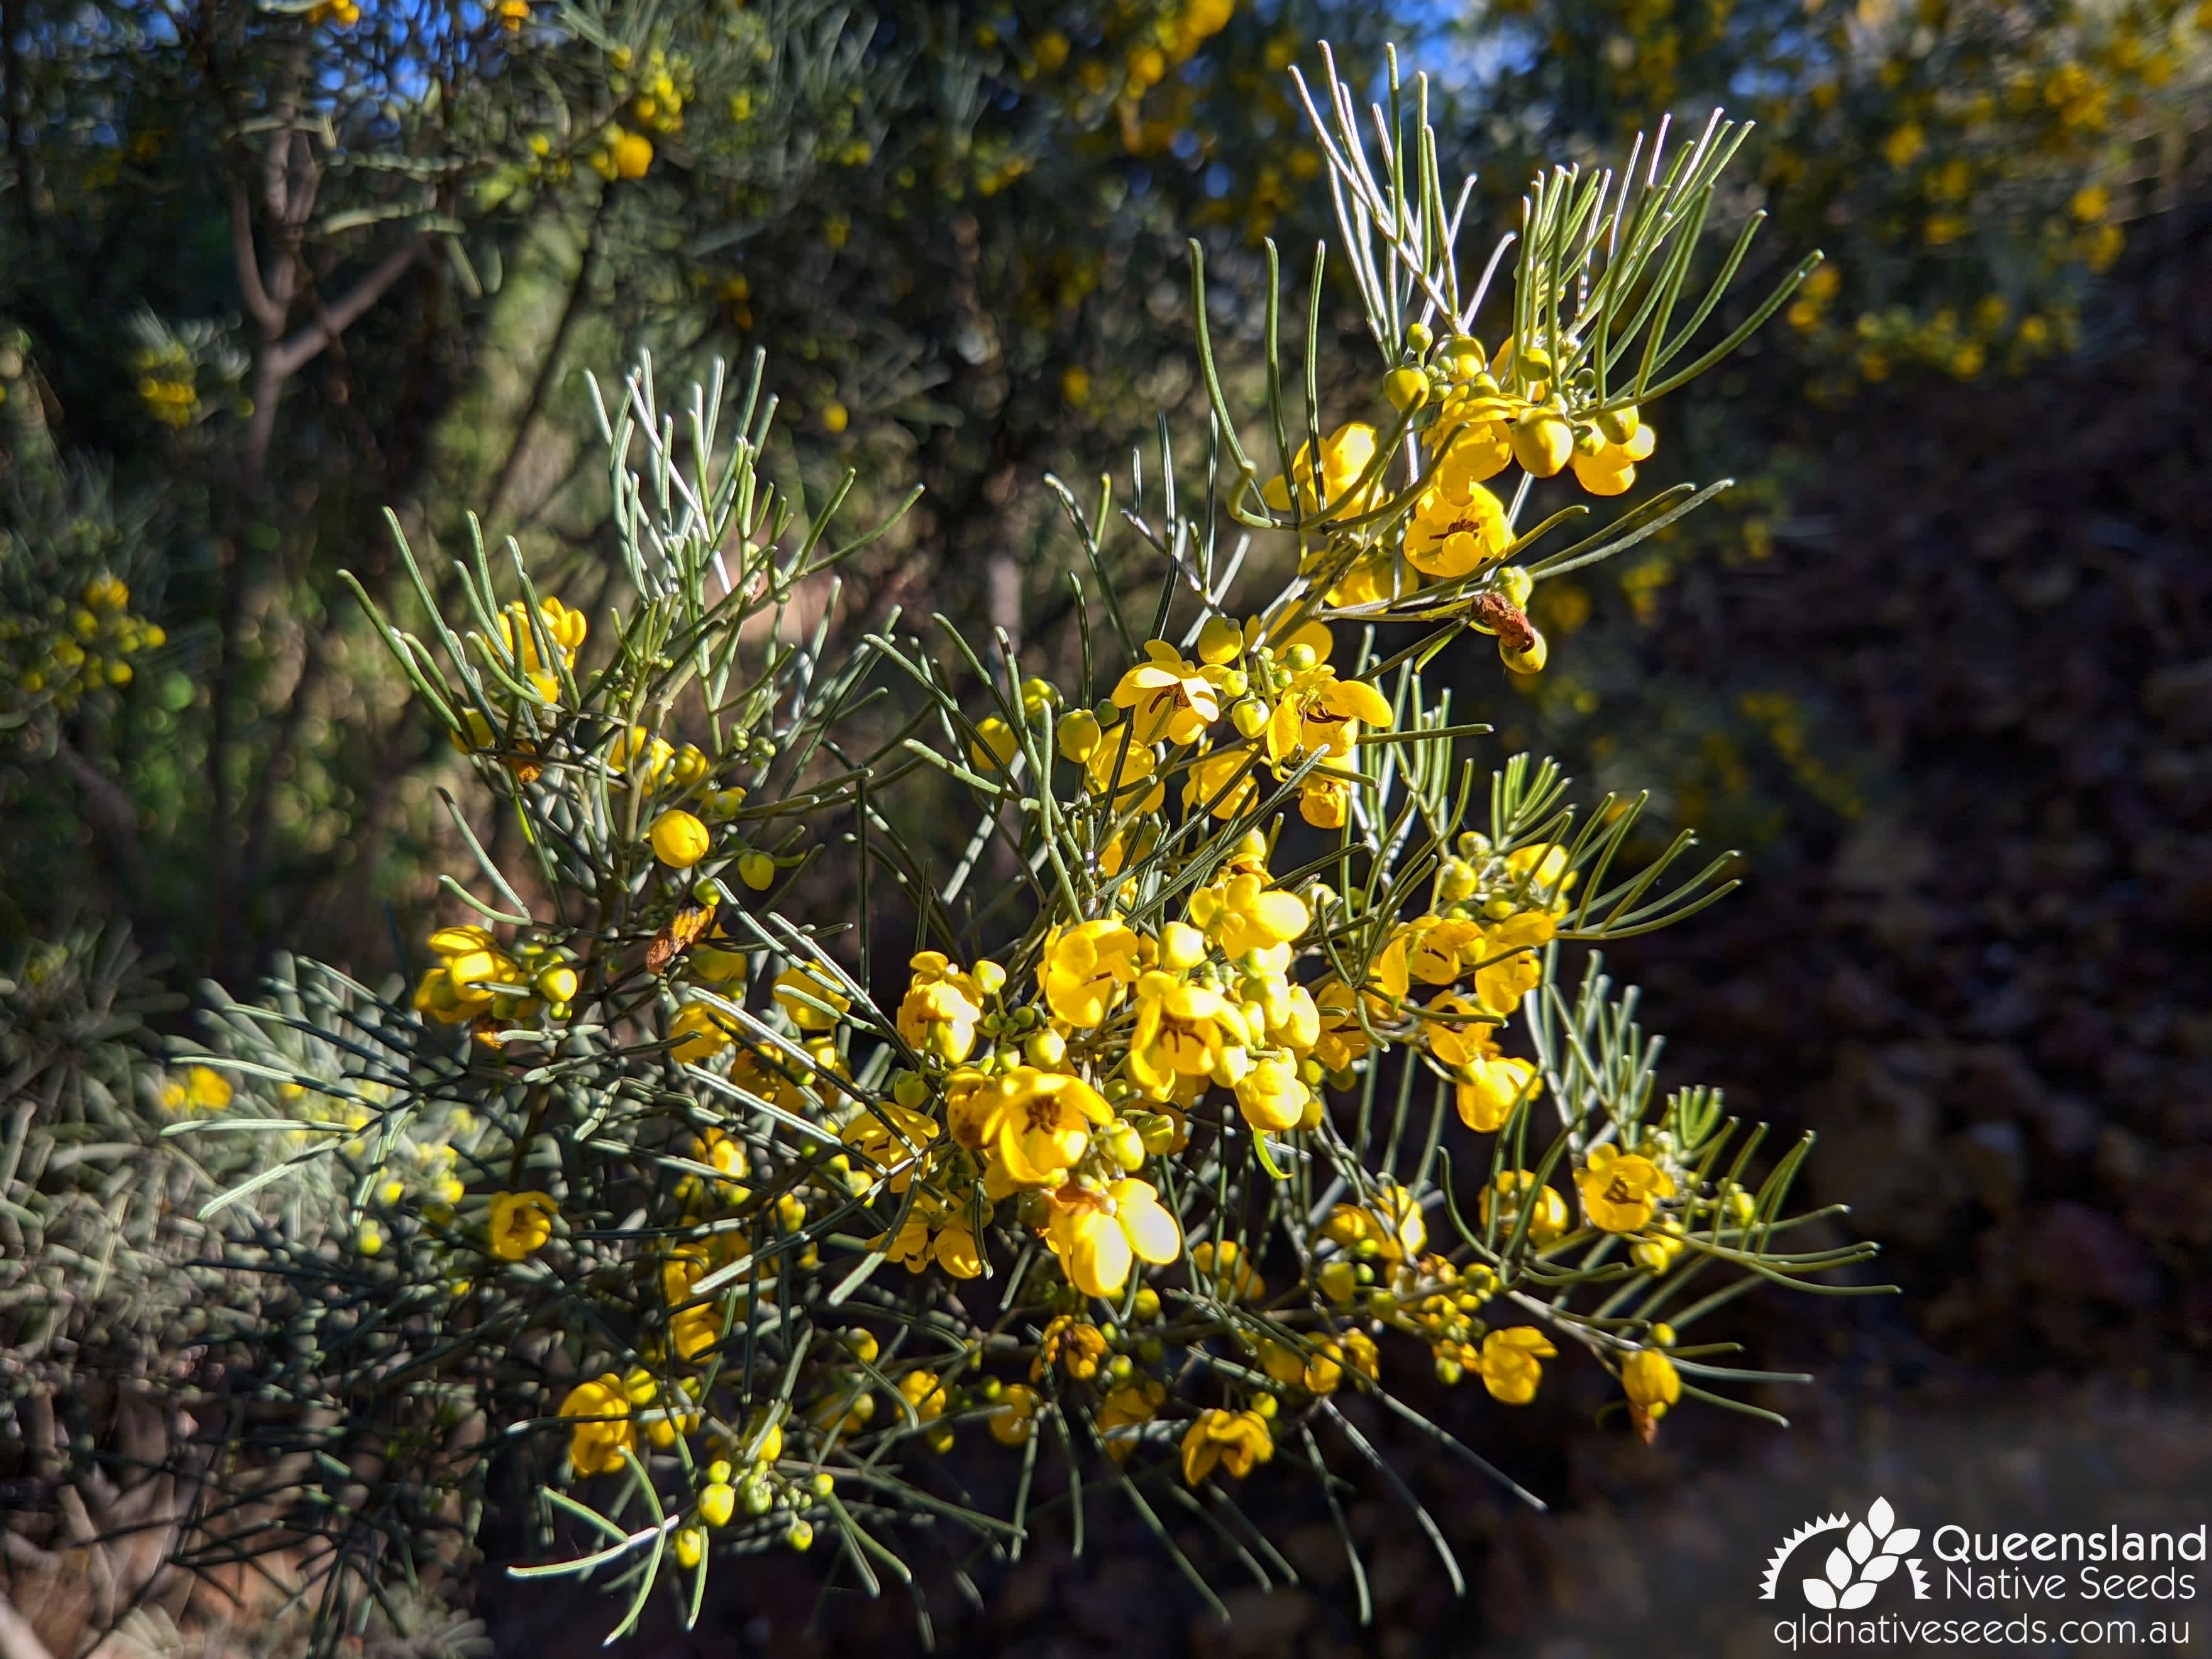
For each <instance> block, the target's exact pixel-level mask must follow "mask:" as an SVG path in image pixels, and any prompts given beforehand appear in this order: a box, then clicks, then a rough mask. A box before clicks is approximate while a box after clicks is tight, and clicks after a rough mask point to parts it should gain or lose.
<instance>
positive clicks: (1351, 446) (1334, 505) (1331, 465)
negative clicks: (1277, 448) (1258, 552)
mask: <svg viewBox="0 0 2212 1659" xmlns="http://www.w3.org/2000/svg"><path fill="white" fill-rule="evenodd" d="M1375 448H1376V444H1375V428H1373V427H1371V426H1369V425H1368V424H1366V423H1365V422H1363V421H1352V422H1347V423H1346V425H1343V426H1340V427H1339V428H1337V429H1336V430H1335V431H1334V432H1332V433H1330V434H1329V435H1328V437H1326V438H1324V439H1322V446H1321V458H1322V459H1321V481H1320V489H1319V491H1318V493H1316V489H1315V481H1314V466H1313V446H1312V444H1310V443H1304V444H1301V445H1299V446H1298V453H1297V458H1296V459H1294V460H1293V461H1292V462H1291V477H1294V478H1296V479H1297V495H1298V511H1299V513H1300V514H1301V515H1302V516H1304V517H1311V516H1312V515H1314V514H1315V513H1320V512H1322V510H1323V509H1324V508H1326V509H1328V513H1329V515H1330V516H1331V517H1333V518H1352V517H1356V516H1357V515H1358V514H1359V513H1365V512H1367V511H1369V510H1370V509H1371V508H1373V507H1378V506H1380V505H1381V504H1382V503H1383V501H1384V500H1385V499H1387V496H1386V495H1385V492H1384V489H1383V479H1382V478H1381V477H1380V476H1379V474H1378V476H1377V477H1376V480H1375V482H1374V483H1371V484H1370V485H1368V487H1367V488H1366V489H1364V491H1362V492H1361V493H1360V494H1359V495H1358V497H1357V498H1356V499H1354V498H1352V496H1351V490H1352V486H1353V485H1354V484H1356V483H1358V482H1359V478H1360V475H1361V474H1362V473H1364V472H1365V471H1367V469H1368V467H1369V466H1370V465H1372V464H1373V462H1374V459H1375ZM1261 495H1263V496H1264V497H1265V498H1266V501H1267V505H1268V506H1270V507H1273V508H1274V509H1275V510H1276V511H1277V512H1279V513H1284V512H1288V511H1289V510H1290V506H1291V486H1290V484H1289V483H1288V482H1286V481H1285V479H1284V478H1282V477H1279V476H1278V477H1273V478H1271V479H1269V480H1268V482H1267V487H1266V488H1265V489H1263V490H1261Z"/></svg>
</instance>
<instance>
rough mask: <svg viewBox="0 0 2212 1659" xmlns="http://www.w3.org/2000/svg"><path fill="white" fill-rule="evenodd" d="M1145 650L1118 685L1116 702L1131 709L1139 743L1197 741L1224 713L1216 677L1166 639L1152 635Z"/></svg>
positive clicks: (1116, 706)
mask: <svg viewBox="0 0 2212 1659" xmlns="http://www.w3.org/2000/svg"><path fill="white" fill-rule="evenodd" d="M1145 654H1146V657H1147V658H1148V659H1149V660H1148V661H1146V662H1142V663H1139V664H1138V665H1137V666H1135V667H1134V668H1132V669H1131V670H1129V671H1128V672H1127V673H1126V674H1124V675H1122V676H1121V684H1118V685H1116V686H1115V688H1114V706H1115V708H1126V709H1127V710H1128V711H1129V718H1130V720H1132V721H1133V723H1134V725H1135V726H1136V733H1137V735H1136V738H1135V739H1134V741H1136V742H1138V743H1140V744H1153V743H1159V742H1161V741H1163V740H1164V741H1166V742H1168V743H1172V744H1188V743H1195V742H1196V741H1197V740H1198V739H1199V738H1200V736H1202V735H1203V734H1204V732H1205V731H1206V727H1207V726H1211V725H1212V724H1213V722H1214V721H1216V720H1219V719H1220V718H1221V700H1220V694H1219V693H1218V691H1217V690H1215V689H1214V685H1213V682H1212V680H1211V679H1209V678H1206V671H1205V670H1204V669H1202V668H1200V667H1196V666H1194V665H1192V664H1190V663H1187V662H1185V661H1184V660H1183V659H1182V653H1181V652H1179V651H1177V650H1176V648H1175V647H1173V646H1171V645H1170V644H1169V643H1168V642H1167V641H1165V640H1147V641H1145Z"/></svg>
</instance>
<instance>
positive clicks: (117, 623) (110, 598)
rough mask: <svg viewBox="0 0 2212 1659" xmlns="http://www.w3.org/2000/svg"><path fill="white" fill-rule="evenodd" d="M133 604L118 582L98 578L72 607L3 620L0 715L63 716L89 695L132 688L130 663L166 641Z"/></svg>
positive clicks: (49, 606) (49, 604) (59, 604)
mask: <svg viewBox="0 0 2212 1659" xmlns="http://www.w3.org/2000/svg"><path fill="white" fill-rule="evenodd" d="M130 605H131V590H130V589H129V588H128V587H126V586H124V584H123V583H122V581H121V580H118V578H116V577H113V576H97V577H94V579H93V580H91V581H89V582H88V583H86V584H85V586H84V590H83V592H82V593H81V594H80V595H79V596H78V602H77V603H76V604H75V605H71V604H70V603H68V602H67V601H66V600H64V599H61V598H59V597H58V596H57V597H53V598H50V599H47V601H46V604H45V605H44V606H43V607H42V608H41V610H25V611H9V612H8V613H7V614H6V615H4V616H0V699H4V701H0V708H5V707H9V706H11V705H12V706H15V707H21V706H24V705H27V704H31V703H51V704H52V706H53V707H54V708H57V709H58V710H60V711H61V712H62V713H64V714H67V713H68V712H69V711H70V709H72V708H76V705H77V704H78V703H79V702H81V701H82V700H83V698H84V697H85V696H87V695H88V693H91V692H94V691H97V690H109V689H112V688H118V687H121V686H125V685H128V684H131V679H132V678H134V676H135V674H136V670H135V669H134V668H133V667H132V665H131V659H132V658H133V657H135V656H137V655H138V654H139V653H141V652H144V651H151V650H155V649H157V648H159V647H161V646H162V645H164V644H166V643H167V640H168V636H167V634H165V633H164V632H163V631H162V629H161V626H160V625H159V624H158V623H150V622H148V621H147V620H146V619H145V618H144V617H137V616H133V615H131V611H130Z"/></svg>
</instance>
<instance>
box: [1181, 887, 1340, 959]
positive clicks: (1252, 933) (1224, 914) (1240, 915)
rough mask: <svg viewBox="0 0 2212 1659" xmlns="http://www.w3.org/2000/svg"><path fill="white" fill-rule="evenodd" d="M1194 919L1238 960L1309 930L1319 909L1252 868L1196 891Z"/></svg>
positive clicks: (1192, 902)
mask: <svg viewBox="0 0 2212 1659" xmlns="http://www.w3.org/2000/svg"><path fill="white" fill-rule="evenodd" d="M1190 919H1191V920H1192V921H1194V922H1196V923H1197V924H1198V925H1199V926H1200V927H1203V928H1204V929H1205V930H1206V937H1207V938H1208V939H1212V941H1213V942H1214V944H1215V945H1218V946H1219V947H1220V949H1221V954H1222V955H1224V956H1225V957H1228V958H1229V959H1230V960H1231V961H1232V962H1233V961H1236V960H1237V958H1239V957H1244V956H1248V955H1249V954H1251V953H1252V952H1253V951H1272V950H1274V949H1276V948H1277V947H1278V946H1280V945H1288V944H1290V943H1291V941H1293V940H1294V939H1297V937H1298V936H1299V935H1300V934H1302V933H1304V932H1305V930H1306V928H1307V927H1309V926H1310V924H1311V922H1312V921H1313V915H1312V912H1311V911H1310V910H1309V909H1307V908H1306V902H1305V901H1304V899H1302V898H1300V897H1299V896H1297V894H1295V893H1286V892H1285V891H1283V890H1282V889H1280V888H1279V887H1270V886H1269V885H1268V884H1267V880H1266V878H1265V875H1264V873H1257V874H1255V873H1252V872H1241V873H1239V874H1237V875H1233V876H1231V877H1230V878H1229V879H1228V880H1227V881H1225V882H1221V883H1218V884H1216V885H1214V886H1212V887H1201V888H1200V889H1199V890H1197V891H1196V892H1195V893H1193V894H1192V895H1191V896H1190ZM1285 965H1287V963H1285Z"/></svg>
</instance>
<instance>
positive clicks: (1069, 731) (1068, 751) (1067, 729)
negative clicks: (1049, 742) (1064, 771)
mask: <svg viewBox="0 0 2212 1659" xmlns="http://www.w3.org/2000/svg"><path fill="white" fill-rule="evenodd" d="M1105 740H1106V733H1105V731H1104V729H1103V727H1101V726H1099V724H1098V716H1097V715H1096V714H1092V713H1091V711H1090V710H1089V709H1088V708H1078V709H1076V710H1074V711H1073V712H1072V713H1071V714H1068V715H1067V716H1066V718H1065V719H1064V720H1061V721H1060V725H1059V726H1058V728H1057V729H1056V732H1055V741H1056V742H1057V743H1058V744H1059V745H1060V755H1061V757H1062V758H1064V759H1066V760H1072V761H1073V762H1074V763H1076V764H1077V765H1078V766H1080V765H1082V764H1083V763H1085V762H1086V761H1088V760H1089V759H1090V758H1091V756H1093V755H1094V754H1096V753H1097V751H1098V745H1099V744H1102V743H1103V742H1104V741H1105Z"/></svg>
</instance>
